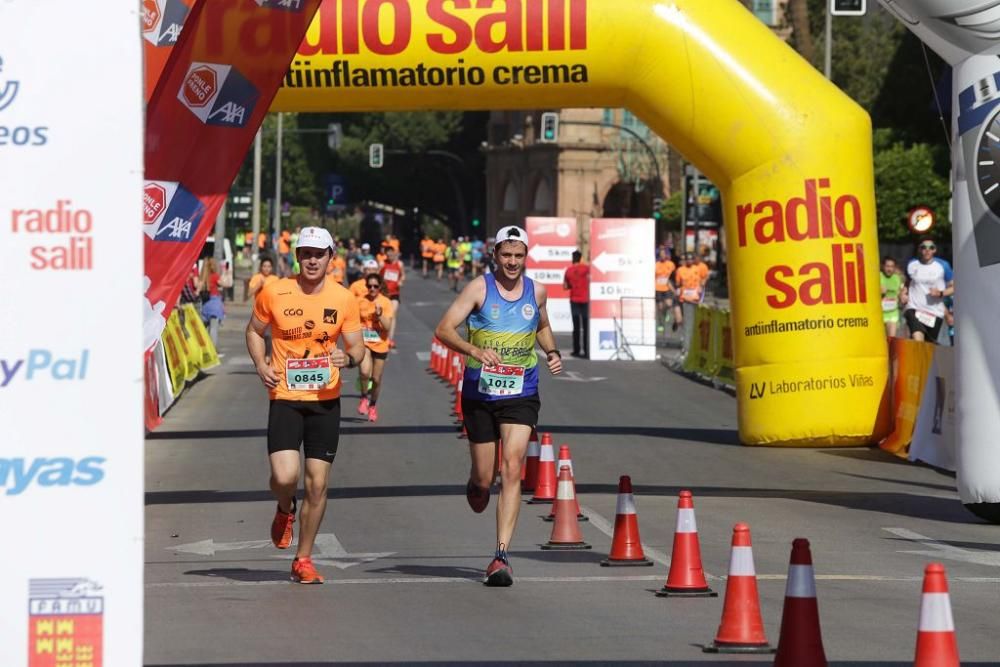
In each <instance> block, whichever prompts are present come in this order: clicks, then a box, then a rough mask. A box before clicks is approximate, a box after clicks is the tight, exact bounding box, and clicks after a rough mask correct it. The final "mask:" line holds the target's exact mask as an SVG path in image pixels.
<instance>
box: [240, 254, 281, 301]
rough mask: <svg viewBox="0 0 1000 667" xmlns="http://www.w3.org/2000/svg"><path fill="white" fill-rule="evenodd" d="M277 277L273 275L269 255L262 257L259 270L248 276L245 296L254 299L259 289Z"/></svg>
mask: <svg viewBox="0 0 1000 667" xmlns="http://www.w3.org/2000/svg"><path fill="white" fill-rule="evenodd" d="M277 279H278V276H276V275H274V261H273V260H272V259H271V258H270V257H262V258H261V260H260V269H259V271H258V272H257V273H255V274H254V275H253V277H252V278H250V283H249V285H247V298H248V299H249V300H250V301H255V300H256V299H257V295H258V294H260V291H261V290H262V289H264V288H265V287H266V286H268V285H270V284H271V283H273V282H274V281H275V280H277Z"/></svg>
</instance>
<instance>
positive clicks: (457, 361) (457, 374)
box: [451, 352, 465, 386]
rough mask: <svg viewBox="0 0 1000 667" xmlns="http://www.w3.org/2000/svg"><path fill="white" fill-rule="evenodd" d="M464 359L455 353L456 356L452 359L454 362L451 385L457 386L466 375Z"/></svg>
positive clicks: (452, 363) (452, 364)
mask: <svg viewBox="0 0 1000 667" xmlns="http://www.w3.org/2000/svg"><path fill="white" fill-rule="evenodd" d="M463 359H464V357H463V356H462V355H460V354H458V353H457V352H456V353H455V356H454V358H453V359H452V362H451V384H452V385H453V386H454V385H457V384H458V381H459V379H461V377H462V375H464V374H465V370H464V368H463V363H462V360H463Z"/></svg>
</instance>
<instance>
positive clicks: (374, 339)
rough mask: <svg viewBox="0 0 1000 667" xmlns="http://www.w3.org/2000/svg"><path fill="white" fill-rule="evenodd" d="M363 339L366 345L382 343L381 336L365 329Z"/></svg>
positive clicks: (362, 334) (372, 330)
mask: <svg viewBox="0 0 1000 667" xmlns="http://www.w3.org/2000/svg"><path fill="white" fill-rule="evenodd" d="M361 337H362V338H363V339H364V341H365V342H366V343H381V342H382V336H380V335H379V333H378V332H377V331H375V330H374V329H364V330H363V331H362V333H361Z"/></svg>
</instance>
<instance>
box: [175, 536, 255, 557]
mask: <svg viewBox="0 0 1000 667" xmlns="http://www.w3.org/2000/svg"><path fill="white" fill-rule="evenodd" d="M269 546H271V540H250V541H248V542H216V541H215V540H212V539H207V540H202V541H201V542H191V543H190V544H181V545H180V546H176V547H167V551H176V552H178V553H182V554H194V555H196V556H214V555H215V554H216V553H218V552H220V551H244V550H246V549H262V548H264V547H269Z"/></svg>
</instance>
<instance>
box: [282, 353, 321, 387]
mask: <svg viewBox="0 0 1000 667" xmlns="http://www.w3.org/2000/svg"><path fill="white" fill-rule="evenodd" d="M285 384H287V385H288V389H289V390H290V391H316V390H317V389H325V388H326V386H327V385H328V384H330V357H316V358H314V359H288V360H286V361H285Z"/></svg>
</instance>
